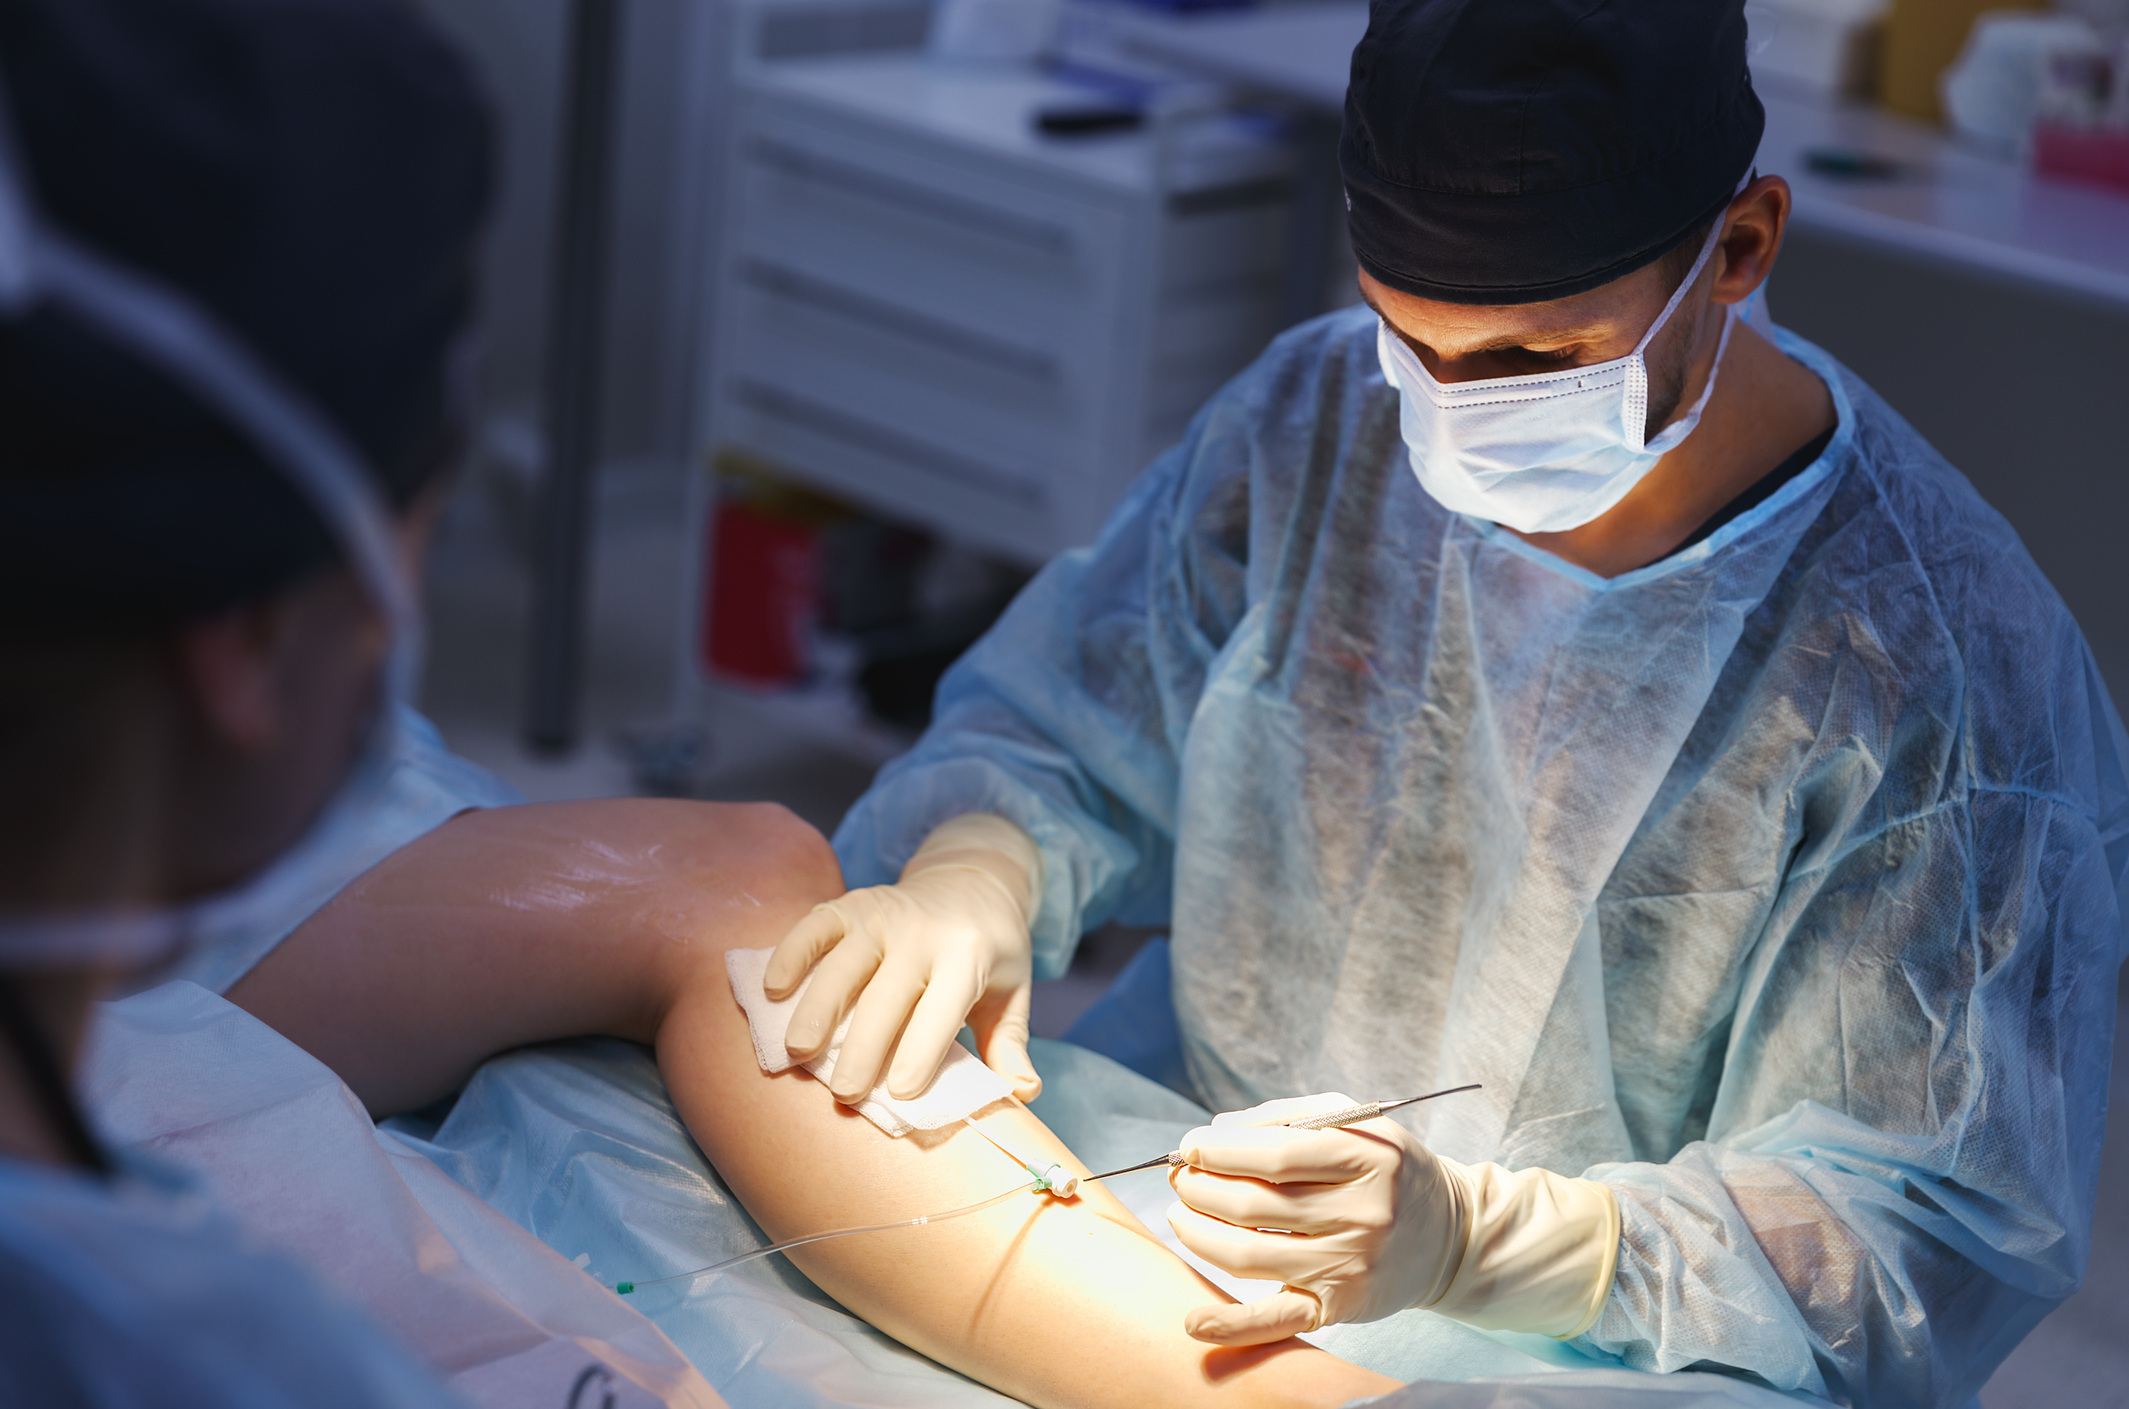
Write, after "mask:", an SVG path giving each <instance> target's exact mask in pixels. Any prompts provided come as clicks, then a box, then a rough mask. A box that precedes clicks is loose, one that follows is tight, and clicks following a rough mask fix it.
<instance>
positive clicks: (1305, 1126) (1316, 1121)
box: [1286, 1101, 1382, 1130]
mask: <svg viewBox="0 0 2129 1409" xmlns="http://www.w3.org/2000/svg"><path fill="white" fill-rule="evenodd" d="M1381 1114H1382V1106H1381V1105H1380V1104H1379V1103H1377V1102H1374V1101H1369V1102H1368V1103H1367V1104H1366V1105H1360V1106H1347V1107H1346V1108H1345V1109H1344V1110H1337V1111H1325V1112H1324V1113H1323V1114H1322V1115H1312V1116H1310V1117H1309V1118H1308V1119H1307V1120H1290V1121H1288V1122H1287V1123H1286V1128H1287V1129H1289V1130H1330V1129H1334V1128H1335V1127H1337V1126H1340V1125H1352V1124H1355V1123H1356V1122H1359V1121H1363V1120H1373V1119H1374V1118H1375V1117H1376V1116H1379V1115H1381Z"/></svg>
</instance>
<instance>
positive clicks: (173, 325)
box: [0, 93, 421, 968]
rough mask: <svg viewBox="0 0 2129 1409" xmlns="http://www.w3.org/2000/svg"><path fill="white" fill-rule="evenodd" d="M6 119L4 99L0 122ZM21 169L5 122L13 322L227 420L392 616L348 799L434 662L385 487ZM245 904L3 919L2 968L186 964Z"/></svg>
mask: <svg viewBox="0 0 2129 1409" xmlns="http://www.w3.org/2000/svg"><path fill="white" fill-rule="evenodd" d="M5 108H6V95H5V93H0V114H4V112H5ZM21 172H22V164H21V159H20V156H19V154H18V151H17V149H16V147H15V145H14V142H13V140H12V134H11V133H9V132H8V131H6V124H5V121H4V117H0V318H20V317H22V316H24V315H25V314H27V313H29V312H30V311H32V310H33V309H35V308H37V307H39V306H40V305H47V304H49V305H56V306H60V307H64V308H65V309H67V311H68V312H70V313H72V314H74V315H75V316H76V317H78V318H80V319H82V320H83V321H84V322H86V323H88V324H90V325H91V326H93V327H95V328H96V329H97V330H98V331H99V332H101V333H102V334H103V335H104V336H105V337H107V338H109V339H110V340H111V341H112V342H113V343H114V344H116V345H118V346H121V347H123V348H125V349H126V350H127V351H129V352H131V353H132V354H133V355H134V356H136V357H139V358H140V359H141V360H142V361H143V362H146V363H149V364H150V365H152V366H154V367H156V368H158V369H160V370H161V371H162V372H164V373H165V374H166V375H168V376H169V377H170V378H171V379H172V380H173V381H175V382H176V383H177V384H178V385H180V386H182V387H184V388H185V389H186V390H188V391H189V392H191V394H192V395H193V396H194V397H196V398H197V399H198V400H199V402H200V404H201V405H203V406H206V407H208V408H210V409H212V410H214V411H216V412H218V413H219V414H220V415H221V416H222V417H223V418H224V419H225V420H226V421H227V422H228V423H229V424H230V425H231V426H232V427H234V428H236V429H237V430H239V431H241V432H242V433H244V434H245V435H247V436H248V437H249V438H250V439H251V441H252V443H253V444H254V445H255V446H256V447H257V448H258V449H259V451H260V452H261V453H262V455H263V456H264V458H265V459H266V460H267V462H268V463H270V464H272V465H274V466H275V467H277V468H278V469H280V470H281V472H282V473H283V474H285V475H287V477H288V478H289V480H290V482H292V483H293V484H294V485H295V486H296V488H297V489H298V490H300V491H301V492H302V493H303V495H304V497H305V498H307V499H308V500H309V501H310V503H311V506H312V508H313V509H314V510H316V511H317V514H318V516H319V518H320V519H322V520H323V521H324V522H325V525H326V527H327V528H328V529H329V530H330V531H331V532H332V534H333V536H334V538H335V539H336V540H337V541H338V543H339V546H340V550H341V552H342V553H344V554H345V555H346V556H347V560H348V562H349V563H350V564H351V565H352V566H353V568H354V570H355V573H356V575H357V576H358V577H359V578H360V579H361V581H362V584H363V588H364V590H365V591H366V592H367V593H368V595H369V597H370V600H371V602H372V603H373V604H374V605H375V607H376V608H377V610H378V612H379V614H380V615H381V616H383V618H384V620H385V625H386V629H387V630H388V631H389V633H390V642H391V644H390V650H389V654H388V656H387V658H386V665H385V678H384V699H383V700H382V702H381V708H380V709H379V711H378V716H377V724H376V725H375V727H374V728H373V729H372V731H371V735H370V738H369V739H368V740H367V742H366V746H365V749H364V756H363V760H362V762H361V763H360V764H359V765H358V766H357V767H355V768H353V769H351V770H350V772H349V776H348V778H347V779H346V780H344V781H343V782H342V784H341V792H342V794H343V795H344V794H346V793H347V792H348V791H349V790H350V789H351V788H355V787H357V786H359V785H360V783H361V782H362V781H363V780H364V779H365V778H366V777H367V775H369V774H371V773H374V772H375V770H376V768H377V766H378V764H379V761H380V759H381V757H382V755H383V754H385V753H386V752H387V751H388V750H389V746H390V737H391V735H390V731H391V730H392V728H393V727H394V720H395V718H396V715H397V711H396V709H395V708H394V702H395V701H396V700H399V699H402V698H404V697H405V696H406V694H407V692H408V691H409V690H410V689H411V687H412V683H413V675H414V669H415V666H416V664H417V662H418V661H419V659H420V653H421V617H420V608H419V605H418V598H417V596H416V594H415V592H414V585H413V583H412V582H411V581H410V580H409V578H408V573H407V570H406V566H405V563H404V562H403V560H402V558H401V555H400V553H399V550H398V544H397V541H396V538H395V535H394V534H393V532H392V520H391V515H390V513H389V511H388V510H387V509H386V507H385V503H384V499H383V496H382V495H381V494H380V493H379V491H378V487H377V483H376V481H375V480H374V479H373V477H372V476H371V475H369V474H368V473H367V472H366V471H365V470H364V468H363V465H362V460H361V457H360V455H359V453H358V452H357V451H356V450H355V449H354V448H353V447H352V446H351V445H349V444H348V442H347V440H346V438H345V437H343V436H342V435H341V434H340V433H339V431H338V430H337V429H336V428H335V427H334V426H333V425H332V424H331V423H330V422H328V421H327V420H326V419H325V418H324V417H323V416H321V415H320V414H319V413H318V412H317V410H316V409H315V408H313V407H312V406H311V405H310V403H309V401H308V400H307V399H306V398H305V397H304V396H303V395H302V394H301V393H300V392H298V391H297V390H296V389H295V388H293V387H291V386H289V385H288V384H287V383H286V382H285V381H284V380H283V379H281V378H280V377H279V376H277V375H276V374H275V373H274V372H273V371H272V369H271V368H269V367H267V366H266V365H265V364H264V363H263V362H261V361H260V360H259V359H258V358H257V356H256V355H254V354H253V353H252V352H251V351H250V350H249V349H248V348H246V347H245V346H244V344H243V343H242V342H241V341H240V340H239V339H237V338H236V337H235V336H233V335H232V334H231V333H230V332H229V331H228V330H227V329H225V328H223V327H222V326H221V325H220V324H219V323H218V322H217V321H216V320H215V319H214V317H213V316H212V315H211V314H209V313H208V312H207V311H206V310H205V309H203V308H201V307H200V306H199V305H198V304H197V303H196V302H194V301H193V300H192V299H190V298H188V297H187V296H186V295H185V294H184V293H182V292H180V291H179V290H177V289H173V288H171V287H169V286H168V285H166V284H163V283H161V282H159V281H158V280H156V279H154V278H151V277H149V276H148V275H146V274H143V273H141V272H139V271H137V270H133V269H129V268H127V267H125V266H124V265H121V264H118V263H115V262H113V261H112V260H110V259H108V258H106V257H105V256H103V255H101V254H99V253H98V252H96V251H95V250H93V249H90V248H88V247H86V246H84V245H82V244H80V243H79V242H78V241H76V240H75V239H73V238H72V237H71V236H69V235H68V234H67V233H66V232H65V231H63V230H59V229H56V228H54V227H53V226H51V225H50V224H49V223H47V222H45V221H43V220H42V219H41V218H40V216H39V213H38V211H37V209H36V207H35V205H34V203H33V202H32V200H31V198H30V193H29V191H28V189H27V188H26V186H25V184H24V182H23V179H22V176H21ZM332 810H333V809H332V807H330V806H328V807H326V808H325V809H322V810H321V812H320V816H321V817H324V816H328V815H330V814H331V812H332ZM243 898H244V889H243V888H239V889H238V890H237V891H235V892H232V893H228V894H224V895H220V896H213V897H209V898H206V899H203V900H200V901H196V902H193V903H192V904H189V905H185V906H181V907H175V908H134V909H127V910H106V911H101V912H91V913H79V914H53V915H10V914H4V913H0V968H8V967H15V966H22V965H70V964H80V963H91V962H103V963H109V964H113V965H118V966H121V967H129V968H138V967H141V966H144V965H147V964H152V963H156V962H159V961H162V960H166V959H170V958H174V957H175V956H176V954H177V953H178V952H180V951H181V950H182V949H183V948H184V947H185V945H186V943H187V942H188V940H189V939H190V938H191V937H192V936H193V935H194V934H195V933H197V932H199V931H200V930H202V929H204V928H207V927H208V926H209V925H211V923H212V920H213V917H214V916H216V915H217V914H219V913H221V912H222V911H223V910H224V909H225V908H226V907H230V906H233V905H238V904H241V903H242V900H243Z"/></svg>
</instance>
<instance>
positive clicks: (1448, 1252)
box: [1168, 1093, 1619, 1345]
mask: <svg viewBox="0 0 2129 1409" xmlns="http://www.w3.org/2000/svg"><path fill="white" fill-rule="evenodd" d="M1357 1104H1358V1102H1356V1101H1354V1100H1352V1099H1351V1098H1349V1097H1346V1096H1343V1095H1338V1094H1336V1093H1333V1094H1329V1095H1323V1096H1304V1097H1300V1098H1298V1099H1295V1100H1287V1101H1268V1102H1266V1103H1265V1104H1263V1105H1261V1106H1256V1107H1254V1108H1252V1109H1250V1110H1246V1111H1235V1112H1231V1113H1228V1114H1225V1115H1220V1116H1216V1117H1214V1119H1213V1123H1212V1124H1211V1125H1209V1126H1199V1127H1198V1128H1197V1129H1196V1130H1193V1131H1191V1132H1190V1133H1189V1134H1188V1135H1185V1136H1184V1137H1183V1141H1182V1144H1181V1145H1180V1146H1178V1148H1179V1149H1180V1150H1181V1151H1182V1154H1183V1157H1184V1159H1185V1160H1187V1161H1188V1164H1187V1165H1185V1166H1183V1167H1179V1168H1177V1169H1175V1170H1173V1171H1171V1172H1170V1174H1169V1176H1168V1177H1169V1183H1170V1185H1171V1186H1172V1187H1173V1188H1174V1189H1175V1192H1176V1194H1177V1196H1178V1197H1180V1198H1181V1200H1182V1202H1181V1203H1179V1204H1175V1205H1173V1206H1172V1207H1170V1209H1169V1210H1168V1222H1169V1225H1170V1226H1171V1227H1173V1228H1174V1229H1175V1232H1176V1236H1177V1237H1179V1238H1181V1239H1182V1240H1183V1246H1185V1247H1187V1248H1189V1249H1190V1250H1191V1251H1192V1252H1194V1253H1196V1254H1197V1255H1198V1256H1199V1257H1202V1258H1204V1259H1205V1260H1206V1261H1207V1262H1209V1263H1211V1264H1213V1265H1214V1266H1215V1267H1219V1268H1223V1269H1225V1270H1226V1271H1228V1272H1231V1273H1233V1274H1234V1275H1235V1276H1238V1277H1251V1278H1264V1279H1269V1280H1275V1281H1280V1282H1284V1283H1285V1284H1286V1285H1285V1286H1284V1287H1283V1288H1282V1289H1281V1290H1279V1291H1277V1292H1275V1293H1273V1294H1272V1295H1271V1296H1268V1297H1266V1298H1265V1299H1264V1300H1262V1301H1257V1302H1251V1303H1248V1304H1246V1305H1242V1306H1205V1307H1200V1308H1198V1309H1197V1310H1195V1311H1192V1312H1191V1313H1190V1314H1189V1316H1188V1317H1187V1318H1186V1319H1185V1321H1184V1328H1185V1329H1186V1330H1187V1331H1188V1332H1189V1333H1190V1334H1191V1335H1192V1336H1194V1337H1196V1338H1197V1339H1198V1340H1202V1341H1211V1342H1213V1343H1214V1344H1216V1345H1261V1344H1265V1343H1267V1342H1270V1341H1275V1340H1283V1339H1285V1338H1286V1337H1287V1336H1292V1335H1300V1334H1302V1333H1304V1332H1307V1331H1314V1330H1319V1329H1321V1328H1322V1327H1324V1326H1328V1325H1331V1324H1333V1323H1336V1322H1340V1321H1379V1320H1381V1319H1382V1318H1383V1317H1385V1316H1389V1315H1392V1314H1394V1313H1396V1312H1399V1311H1403V1310H1405V1309H1406V1308H1408V1307H1423V1308H1425V1309H1427V1310H1430V1311H1435V1312H1439V1313H1440V1314H1442V1315H1444V1316H1450V1317H1454V1318H1456V1319H1457V1320H1460V1321H1467V1322H1469V1323H1470V1324H1472V1325H1474V1326H1483V1327H1485V1328H1487V1329H1489V1330H1510V1331H1535V1332H1540V1333H1542V1334H1546V1335H1552V1336H1558V1337H1560V1338H1562V1339H1566V1338H1569V1337H1572V1336H1578V1335H1580V1334H1582V1332H1583V1331H1585V1330H1587V1329H1588V1328H1589V1327H1590V1326H1591V1325H1592V1324H1594V1323H1595V1321H1596V1319H1597V1313H1598V1312H1599V1311H1600V1310H1602V1309H1603V1306H1604V1299H1605V1297H1606V1296H1607V1295H1608V1294H1609V1293H1610V1291H1611V1283H1612V1273H1613V1271H1614V1270H1615V1268H1616V1265H1617V1260H1618V1252H1619V1206H1618V1204H1617V1203H1616V1202H1615V1201H1614V1200H1613V1197H1612V1194H1611V1191H1610V1190H1609V1189H1607V1188H1605V1186H1604V1185H1602V1184H1599V1183H1597V1182H1596V1181H1594V1180H1590V1179H1570V1178H1567V1177H1565V1176H1564V1175H1558V1174H1554V1173H1552V1172H1551V1171H1550V1170H1544V1169H1526V1170H1519V1171H1515V1172H1510V1171H1509V1170H1506V1169H1503V1168H1501V1167H1500V1166H1499V1165H1497V1164H1480V1165H1471V1166H1465V1165H1461V1164H1458V1163H1456V1162H1455V1161H1454V1160H1448V1159H1443V1158H1442V1157H1441V1156H1439V1155H1436V1154H1434V1153H1433V1152H1432V1151H1430V1150H1429V1149H1428V1148H1427V1147H1426V1146H1425V1145H1423V1144H1421V1143H1420V1141H1419V1138H1418V1137H1417V1136H1415V1135H1413V1134H1412V1133H1411V1132H1410V1131H1408V1130H1406V1129H1405V1128H1404V1127H1403V1126H1401V1125H1398V1124H1397V1123H1396V1122H1395V1121H1392V1120H1388V1119H1376V1120H1369V1121H1362V1122H1361V1123H1359V1124H1357V1125H1349V1126H1345V1127H1342V1128H1340V1129H1336V1130H1289V1129H1282V1128H1280V1126H1281V1124H1282V1123H1283V1122H1285V1121H1289V1120H1300V1119H1304V1118H1306V1117H1308V1116H1311V1115H1320V1114H1323V1113H1324V1112H1327V1111H1333V1110H1338V1109H1340V1108H1342V1107H1347V1106H1352V1105H1357ZM1262 1229H1276V1230H1282V1231H1275V1232H1263V1231H1259V1230H1262Z"/></svg>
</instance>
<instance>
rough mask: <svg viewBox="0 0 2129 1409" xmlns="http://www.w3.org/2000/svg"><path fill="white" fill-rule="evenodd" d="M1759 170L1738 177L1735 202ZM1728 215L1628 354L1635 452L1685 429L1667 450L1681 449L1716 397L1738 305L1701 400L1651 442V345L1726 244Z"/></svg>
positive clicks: (1728, 314) (1727, 314) (1727, 316)
mask: <svg viewBox="0 0 2129 1409" xmlns="http://www.w3.org/2000/svg"><path fill="white" fill-rule="evenodd" d="M1756 170H1758V168H1756V167H1753V168H1748V169H1747V170H1746V172H1745V174H1744V175H1743V176H1742V177H1740V178H1738V182H1737V185H1736V186H1735V187H1734V188H1733V189H1732V190H1731V192H1730V199H1731V200H1733V201H1734V200H1736V199H1737V197H1738V195H1739V194H1740V193H1741V192H1743V190H1744V189H1745V187H1747V186H1749V185H1751V184H1752V175H1753V172H1754V171H1756ZM1728 214H1729V206H1728V205H1727V204H1725V205H1724V206H1723V210H1722V213H1721V214H1719V215H1717V216H1716V217H1715V219H1714V220H1713V221H1711V222H1710V223H1709V225H1708V233H1707V237H1706V238H1705V239H1703V240H1702V241H1701V242H1700V253H1699V255H1698V256H1696V257H1695V258H1694V260H1693V267H1692V268H1690V269H1688V270H1686V272H1685V277H1684V278H1683V279H1680V280H1679V281H1678V287H1677V288H1675V289H1672V290H1671V297H1670V299H1669V301H1668V302H1666V303H1665V304H1664V305H1663V311H1662V312H1661V313H1659V314H1657V315H1656V321H1655V322H1653V323H1651V324H1649V325H1648V331H1647V332H1645V333H1643V334H1642V335H1641V341H1640V342H1637V343H1635V344H1634V350H1633V352H1631V353H1630V354H1628V355H1629V356H1630V357H1632V359H1633V360H1632V361H1631V362H1629V363H1628V364H1627V374H1626V375H1627V384H1626V398H1627V400H1626V411H1625V417H1626V425H1625V427H1624V429H1625V430H1626V432H1627V436H1628V443H1629V446H1630V447H1631V448H1632V449H1634V450H1637V451H1647V450H1651V449H1654V448H1655V446H1656V443H1658V442H1661V441H1662V440H1663V438H1664V436H1666V435H1668V434H1669V433H1670V432H1671V431H1672V430H1674V429H1676V428H1678V427H1681V426H1682V427H1684V428H1685V429H1684V430H1683V431H1681V432H1680V433H1679V434H1678V436H1677V437H1675V438H1674V439H1673V440H1671V441H1670V442H1669V443H1668V444H1667V445H1665V446H1664V447H1663V448H1664V449H1666V450H1670V449H1675V448H1677V446H1678V444H1679V442H1680V441H1683V440H1684V439H1685V438H1686V435H1687V434H1689V433H1690V432H1691V431H1692V429H1693V427H1694V426H1695V425H1696V424H1698V423H1699V421H1700V413H1701V412H1702V411H1703V410H1705V409H1706V408H1707V404H1708V398H1709V397H1710V396H1712V395H1714V394H1715V372H1716V369H1717V368H1719V367H1721V366H1722V355H1723V354H1724V353H1725V352H1728V351H1729V350H1730V329H1731V327H1732V326H1733V325H1734V324H1735V322H1736V318H1737V308H1736V306H1735V305H1732V306H1731V307H1728V308H1725V309H1724V310H1723V311H1722V337H1721V339H1720V340H1719V341H1718V342H1717V343H1716V344H1715V361H1714V363H1713V364H1712V365H1710V366H1709V368H1708V384H1707V385H1706V386H1704V387H1702V388H1701V389H1700V396H1699V399H1698V400H1696V401H1694V403H1693V405H1692V408H1691V409H1690V410H1688V411H1687V412H1686V413H1685V415H1683V416H1681V417H1679V418H1678V419H1677V420H1676V421H1673V422H1672V423H1671V424H1670V425H1668V426H1665V427H1664V428H1663V429H1662V430H1660V431H1658V432H1657V433H1656V441H1655V442H1651V441H1650V440H1649V439H1648V359H1647V357H1646V356H1645V355H1644V354H1646V353H1647V351H1648V345H1649V344H1650V343H1652V342H1654V341H1655V340H1656V334H1658V333H1660V332H1662V331H1663V325H1664V324H1666V323H1668V322H1670V321H1671V315H1672V314H1673V313H1676V312H1677V311H1678V305H1679V304H1681V303H1683V302H1684V301H1685V296H1686V294H1687V293H1689V292H1690V291H1691V290H1692V287H1693V285H1694V283H1695V282H1697V281H1698V280H1699V278H1700V271H1701V270H1703V269H1705V268H1707V267H1708V261H1709V260H1710V259H1712V258H1714V256H1715V246H1716V245H1717V244H1719V243H1721V241H1722V231H1723V220H1724V217H1726V216H1727V215H1728Z"/></svg>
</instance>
